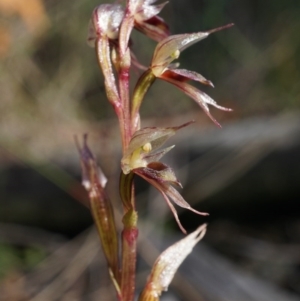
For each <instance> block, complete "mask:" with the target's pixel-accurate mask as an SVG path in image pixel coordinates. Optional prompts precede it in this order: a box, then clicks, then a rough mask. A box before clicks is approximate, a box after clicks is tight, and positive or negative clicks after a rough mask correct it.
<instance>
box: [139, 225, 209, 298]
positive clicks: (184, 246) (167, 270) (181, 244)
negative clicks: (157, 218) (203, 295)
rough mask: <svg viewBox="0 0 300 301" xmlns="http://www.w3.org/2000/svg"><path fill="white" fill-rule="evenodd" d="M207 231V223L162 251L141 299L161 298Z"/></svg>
mask: <svg viewBox="0 0 300 301" xmlns="http://www.w3.org/2000/svg"><path fill="white" fill-rule="evenodd" d="M205 232H206V224H204V225H202V226H200V227H199V228H198V229H197V230H196V231H194V232H192V233H191V234H189V235H188V236H186V237H185V238H183V239H181V240H180V241H178V242H177V243H175V244H173V245H172V246H171V247H169V248H168V249H166V250H165V251H164V252H163V253H161V255H160V256H159V257H158V258H157V260H156V261H155V263H154V265H153V268H152V271H151V274H150V276H149V278H148V281H147V284H146V286H145V289H144V290H143V292H142V294H141V296H140V298H139V301H145V300H159V296H160V295H161V293H162V291H166V290H168V287H169V285H170V283H171V281H172V279H173V278H174V275H175V273H176V272H177V270H178V268H179V266H180V265H181V264H182V262H183V261H184V260H185V258H186V257H187V256H188V255H189V254H190V253H191V252H192V250H193V248H194V247H195V245H196V244H197V243H198V242H199V241H200V240H201V239H202V238H203V236H204V235H205Z"/></svg>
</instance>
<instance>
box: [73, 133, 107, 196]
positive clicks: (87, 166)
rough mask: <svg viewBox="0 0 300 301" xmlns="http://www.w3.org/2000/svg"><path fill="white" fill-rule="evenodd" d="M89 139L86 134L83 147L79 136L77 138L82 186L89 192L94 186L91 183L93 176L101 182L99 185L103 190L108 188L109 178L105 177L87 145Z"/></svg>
mask: <svg viewBox="0 0 300 301" xmlns="http://www.w3.org/2000/svg"><path fill="white" fill-rule="evenodd" d="M87 139H88V135H87V134H84V135H83V146H82V147H81V146H80V143H79V141H78V138H77V136H75V143H76V147H77V149H78V151H79V154H80V161H81V169H82V185H83V186H84V188H85V189H86V190H87V191H89V190H90V189H91V186H92V184H91V181H90V176H91V174H94V173H95V175H96V177H97V179H98V181H99V184H100V186H101V187H102V188H104V187H105V186H106V183H107V178H106V176H105V175H104V173H103V171H102V170H101V168H100V167H99V166H98V165H97V163H96V160H95V157H94V155H93V154H92V152H91V150H90V148H89V147H88V145H87Z"/></svg>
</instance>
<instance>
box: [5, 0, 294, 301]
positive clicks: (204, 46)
mask: <svg viewBox="0 0 300 301" xmlns="http://www.w3.org/2000/svg"><path fill="white" fill-rule="evenodd" d="M100 3H101V1H100V2H99V1H98V2H96V1H94V0H85V1H81V0H73V1H66V0H60V1H57V0H27V1H22V0H0V300H7V301H21V300H22V301H23V300H35V301H38V300H41V301H53V300H91V301H94V300H114V297H115V296H114V292H113V290H112V288H111V286H110V282H109V280H108V275H107V272H106V267H105V263H104V262H103V258H102V255H101V252H100V251H99V244H98V240H97V236H96V234H95V232H94V229H93V227H92V220H91V218H90V214H89V212H88V210H87V209H86V208H85V207H84V206H83V205H82V203H84V202H85V201H86V199H87V197H86V194H85V192H84V190H83V188H82V187H81V184H80V165H79V156H78V153H77V150H76V147H75V144H74V135H78V136H79V137H80V136H81V135H82V134H84V133H88V134H89V142H90V146H91V148H92V150H93V151H94V153H95V154H96V155H97V158H98V159H99V162H100V164H101V166H102V167H103V170H104V171H105V173H106V174H107V176H108V179H109V185H108V186H109V187H108V189H109V191H110V193H111V195H112V198H113V199H114V202H115V208H116V216H117V219H118V220H119V221H120V213H119V212H121V206H120V201H119V198H118V195H117V193H116V185H117V183H116V182H117V180H116V179H118V174H119V160H120V156H121V154H120V143H119V133H118V126H117V122H116V118H115V116H114V113H113V110H112V108H111V107H110V106H109V105H108V103H107V101H106V97H105V93H104V87H103V77H102V75H101V72H100V70H99V69H98V65H97V62H96V58H95V53H94V50H93V49H91V48H89V47H88V46H87V44H86V37H87V30H88V22H89V18H90V15H91V12H92V10H93V8H94V7H95V6H96V5H98V4H100ZM162 16H163V17H164V19H165V20H166V21H167V22H168V23H169V24H170V28H171V31H172V33H186V32H195V31H205V30H208V29H212V28H215V27H218V26H221V25H224V24H227V23H231V22H233V23H235V26H234V27H233V28H231V29H229V30H225V31H222V32H218V33H216V34H214V35H212V36H210V37H209V38H207V39H206V40H203V41H202V42H200V43H199V44H196V45H194V46H193V47H191V48H189V49H187V50H186V51H185V52H183V53H182V54H181V56H180V63H181V67H182V68H185V69H190V70H194V71H197V72H200V73H201V74H202V75H203V76H205V77H206V78H208V79H210V80H211V81H212V82H213V83H214V85H215V87H216V88H215V89H211V88H207V87H201V89H203V91H205V92H206V93H208V94H209V95H210V96H211V97H213V98H214V99H215V100H216V101H217V102H218V104H220V105H222V106H226V107H230V108H233V110H234V111H233V112H231V113H226V112H222V111H217V110H216V109H214V108H212V109H211V112H212V114H213V115H214V116H215V117H216V119H217V120H218V121H219V122H220V123H221V124H222V126H223V128H222V130H220V129H218V128H216V127H215V125H214V124H213V123H212V122H211V121H210V120H209V119H208V118H207V117H206V116H205V115H204V113H203V112H202V111H201V110H200V109H199V108H198V107H197V105H196V104H195V103H194V102H193V101H192V100H191V99H188V97H186V96H185V95H184V94H182V93H181V92H180V91H178V90H176V88H175V87H172V86H170V85H168V84H167V83H162V82H159V81H157V82H156V83H155V85H154V86H153V87H152V88H151V90H150V91H149V93H148V95H147V96H146V99H145V102H144V103H143V106H142V120H143V125H144V126H148V125H156V126H173V125H178V124H181V123H183V122H187V121H189V120H191V119H194V120H196V123H195V124H193V125H192V126H190V127H189V128H187V129H184V130H182V131H180V132H179V133H178V134H177V136H176V137H175V138H172V141H170V143H171V144H176V148H175V149H174V150H173V151H172V152H171V153H170V154H169V155H168V156H166V158H165V159H164V160H163V161H164V162H167V163H169V164H170V165H171V166H172V167H173V168H174V169H175V170H176V173H177V175H178V178H179V179H180V181H181V182H182V184H183V186H184V189H183V191H182V195H183V196H184V197H185V198H186V200H187V201H188V202H189V203H190V204H191V205H192V206H193V207H194V208H196V209H198V210H200V211H207V212H209V213H210V216H209V218H202V217H199V216H197V215H195V214H193V213H190V212H184V211H181V210H179V212H180V218H181V221H182V223H183V225H184V226H185V227H186V228H187V229H188V230H189V231H192V230H194V229H195V228H196V227H197V226H198V225H200V224H201V223H203V222H208V223H209V227H208V232H207V234H206V236H205V238H204V240H203V241H202V242H201V243H200V244H199V246H198V247H197V248H196V249H195V250H194V252H193V254H192V255H191V256H190V257H189V258H188V260H187V261H186V262H185V263H184V265H183V266H182V268H181V269H180V270H179V273H178V276H177V277H176V278H175V279H174V281H173V284H172V285H171V287H170V292H169V293H167V294H164V295H163V298H162V300H165V301H166V300H169V301H170V300H175V301H176V300H182V301H187V300H189V301H190V300H192V301H193V300H195V301H196V300H198V301H199V300H204V301H210V300H211V301H213V300H214V301H225V300H231V301H235V300H236V301H248V300H249V301H268V300H270V301H271V300H272V301H277V300H278V301H290V300H291V301H292V300H300V214H299V213H300V212H299V209H298V208H299V205H298V203H299V200H300V189H299V182H300V135H299V132H300V114H299V108H300V102H299V100H300V84H299V82H300V35H299V32H300V18H299V16H300V2H299V1H298V0H286V1H279V0H273V1H270V0H269V1H259V0H251V1H250V0H244V1H238V0H231V1H229V0H227V1H225V0H214V1H206V0H171V1H170V3H169V4H168V5H167V6H166V7H165V9H164V10H163V13H162ZM154 47H155V43H154V42H153V41H149V40H148V39H146V38H144V37H143V36H142V35H141V34H139V33H136V32H135V33H134V35H133V48H134V51H135V53H136V55H137V56H138V58H139V59H140V61H141V62H142V63H143V64H145V65H147V64H148V63H149V61H150V59H151V55H152V52H153V49H154ZM138 75H139V71H137V70H133V72H132V78H133V79H137V78H138ZM199 87H200V85H199ZM138 187H139V189H138V191H137V192H138V207H139V214H140V222H139V225H140V227H141V231H140V259H139V261H138V269H139V277H138V286H139V287H140V288H141V287H142V286H143V284H144V283H145V279H146V277H147V275H148V272H149V269H150V268H149V265H151V264H152V263H153V261H154V260H155V258H156V257H157V254H158V253H159V252H161V251H162V250H163V249H165V248H166V247H167V246H168V245H170V242H171V241H176V240H178V239H179V238H181V237H182V234H181V233H180V232H179V229H178V227H177V225H176V224H175V222H174V220H173V218H172V216H171V214H170V212H169V210H168V208H167V206H166V204H165V202H164V200H163V199H162V197H161V196H160V195H158V193H157V191H153V190H152V189H149V187H148V185H146V184H145V183H144V182H142V181H138ZM119 224H120V222H119ZM169 238H170V241H168V239H169Z"/></svg>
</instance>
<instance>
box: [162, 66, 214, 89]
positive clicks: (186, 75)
mask: <svg viewBox="0 0 300 301" xmlns="http://www.w3.org/2000/svg"><path fill="white" fill-rule="evenodd" d="M164 76H165V77H166V76H170V77H172V78H174V79H178V80H179V81H180V79H182V81H184V80H194V81H197V82H200V83H201V84H204V85H208V86H211V87H213V86H214V85H213V83H212V82H211V81H210V80H207V79H206V78H205V77H204V76H202V75H201V74H199V73H197V72H195V71H190V70H186V69H172V70H167V71H166V72H164Z"/></svg>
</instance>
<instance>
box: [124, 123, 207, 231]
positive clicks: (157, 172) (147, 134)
mask: <svg viewBox="0 0 300 301" xmlns="http://www.w3.org/2000/svg"><path fill="white" fill-rule="evenodd" d="M190 123H191V122H189V123H185V124H183V125H181V126H178V127H169V128H156V127H153V128H144V129H141V130H138V131H136V132H135V134H134V135H133V137H132V139H131V141H130V143H129V146H128V149H127V151H126V152H125V154H124V156H123V158H122V161H121V165H122V170H123V172H124V174H129V173H130V172H133V173H135V174H137V175H139V176H140V177H142V178H143V179H145V180H146V181H147V182H149V183H150V184H151V185H153V186H154V187H155V188H156V189H157V190H159V191H160V193H161V194H162V195H163V197H164V199H165V200H166V202H167V204H168V206H169V207H170V209H171V211H172V213H173V215H174V217H175V219H176V222H177V224H178V226H179V227H180V229H181V230H182V232H184V233H186V231H185V229H184V228H183V226H182V225H181V223H180V221H179V218H178V215H177V212H176V209H175V207H174V206H173V204H172V203H171V201H170V200H172V201H173V202H174V203H175V204H177V205H178V206H180V207H182V208H185V209H188V210H191V211H193V212H195V213H197V214H201V215H208V214H207V213H203V212H199V211H197V210H195V209H193V208H192V207H191V206H190V205H189V204H188V203H187V202H186V201H185V200H184V198H183V197H182V196H181V195H180V193H179V192H178V191H177V190H176V189H175V188H174V187H173V186H172V184H173V185H176V186H179V187H182V186H181V184H180V182H179V181H178V179H177V178H176V175H175V173H174V171H173V170H172V168H171V167H169V166H167V165H165V164H163V163H161V162H158V160H159V159H160V158H161V157H162V156H163V155H165V154H166V153H167V152H168V151H170V150H171V149H172V148H173V147H174V145H173V146H170V147H167V148H164V149H159V148H160V147H161V146H162V145H163V144H164V143H165V141H166V140H168V139H169V138H170V137H171V136H173V135H174V134H175V133H176V132H177V131H178V130H179V129H181V128H183V127H185V126H187V125H189V124H190Z"/></svg>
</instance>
